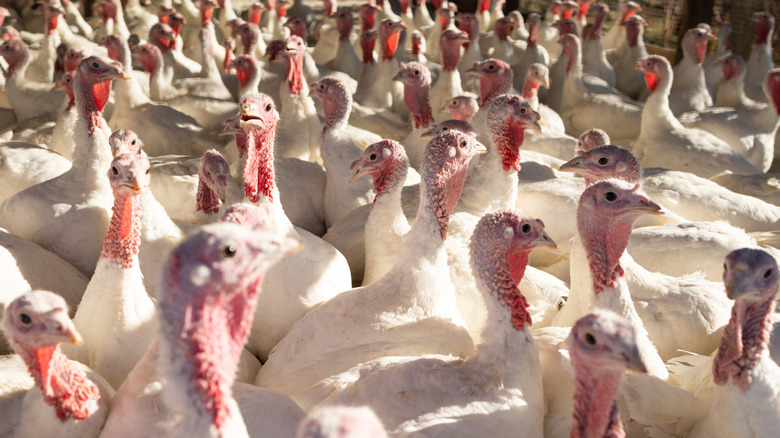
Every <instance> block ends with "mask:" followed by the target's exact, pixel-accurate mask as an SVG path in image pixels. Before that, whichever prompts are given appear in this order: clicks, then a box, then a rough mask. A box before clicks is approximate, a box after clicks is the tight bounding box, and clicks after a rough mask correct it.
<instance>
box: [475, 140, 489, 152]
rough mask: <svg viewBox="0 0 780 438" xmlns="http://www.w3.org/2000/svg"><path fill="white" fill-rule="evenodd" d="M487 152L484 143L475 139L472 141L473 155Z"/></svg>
mask: <svg viewBox="0 0 780 438" xmlns="http://www.w3.org/2000/svg"><path fill="white" fill-rule="evenodd" d="M485 153H487V148H486V147H485V145H484V144H482V143H480V142H478V141H475V142H474V155H481V154H485Z"/></svg>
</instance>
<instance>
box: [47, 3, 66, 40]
mask: <svg viewBox="0 0 780 438" xmlns="http://www.w3.org/2000/svg"><path fill="white" fill-rule="evenodd" d="M64 13H65V9H63V8H62V6H61V5H60V3H59V2H51V3H47V4H45V5H44V7H43V21H44V22H45V23H46V32H47V33H49V34H53V33H54V32H57V23H58V21H59V18H60V15H62V14H64Z"/></svg>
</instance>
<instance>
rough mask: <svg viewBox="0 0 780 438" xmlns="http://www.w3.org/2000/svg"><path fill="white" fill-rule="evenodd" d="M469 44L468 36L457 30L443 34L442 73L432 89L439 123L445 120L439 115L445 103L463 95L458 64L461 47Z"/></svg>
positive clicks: (435, 117) (432, 98) (432, 106)
mask: <svg viewBox="0 0 780 438" xmlns="http://www.w3.org/2000/svg"><path fill="white" fill-rule="evenodd" d="M469 42H471V40H469V38H468V35H467V34H466V33H465V32H462V31H459V30H456V29H447V30H445V31H444V32H443V33H442V34H441V41H440V46H441V56H442V71H441V73H439V77H438V78H437V79H436V82H435V83H434V84H433V86H432V87H431V94H430V98H431V102H430V103H431V108H432V109H433V111H434V119H435V120H436V121H437V122H441V121H443V120H445V119H443V118H442V116H440V115H439V114H438V110H439V109H441V108H442V107H443V106H444V103H445V102H446V101H447V100H449V99H452V98H454V97H456V96H460V95H461V94H463V88H461V82H460V72H459V71H458V62H460V51H461V50H460V48H461V46H462V45H464V44H466V43H469Z"/></svg>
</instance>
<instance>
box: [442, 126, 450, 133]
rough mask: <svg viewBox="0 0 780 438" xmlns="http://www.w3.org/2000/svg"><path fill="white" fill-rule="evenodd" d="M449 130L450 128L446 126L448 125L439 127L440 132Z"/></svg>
mask: <svg viewBox="0 0 780 438" xmlns="http://www.w3.org/2000/svg"><path fill="white" fill-rule="evenodd" d="M449 130H450V128H448V127H446V126H444V127H442V128H441V132H447V131H449Z"/></svg>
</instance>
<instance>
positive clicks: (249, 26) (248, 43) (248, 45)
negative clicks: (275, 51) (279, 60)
mask: <svg viewBox="0 0 780 438" xmlns="http://www.w3.org/2000/svg"><path fill="white" fill-rule="evenodd" d="M237 33H238V38H239V39H240V40H241V46H243V47H244V50H243V52H242V53H243V54H244V55H252V53H254V51H255V46H256V45H257V41H258V39H259V38H260V29H259V28H258V27H257V25H256V24H254V23H243V24H241V25H240V26H238V29H237ZM282 47H284V46H282ZM269 50H270V49H269ZM272 61H273V60H269V62H272Z"/></svg>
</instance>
